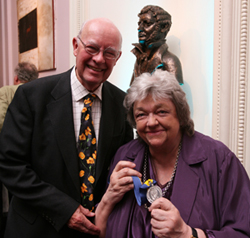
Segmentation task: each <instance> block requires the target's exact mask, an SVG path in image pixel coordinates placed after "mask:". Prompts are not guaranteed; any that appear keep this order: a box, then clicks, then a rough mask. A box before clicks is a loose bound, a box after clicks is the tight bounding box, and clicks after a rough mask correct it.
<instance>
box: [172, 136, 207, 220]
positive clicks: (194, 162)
mask: <svg viewBox="0 0 250 238" xmlns="http://www.w3.org/2000/svg"><path fill="white" fill-rule="evenodd" d="M182 145H183V146H182V150H181V154H180V158H179V162H178V167H177V171H176V175H175V180H174V186H173V192H172V197H171V201H172V203H173V204H174V205H175V206H176V207H177V209H178V210H179V211H180V213H181V216H182V218H183V220H184V221H185V222H186V223H188V221H189V219H190V215H191V212H192V209H193V206H194V203H195V198H196V194H197V192H198V188H199V183H200V178H199V176H198V174H197V169H198V168H199V167H200V165H201V164H202V162H203V161H205V160H206V157H204V156H203V155H204V154H205V152H204V151H203V148H202V146H201V143H200V141H199V140H198V139H197V137H196V135H194V136H192V137H188V136H187V135H184V136H183V143H182Z"/></svg>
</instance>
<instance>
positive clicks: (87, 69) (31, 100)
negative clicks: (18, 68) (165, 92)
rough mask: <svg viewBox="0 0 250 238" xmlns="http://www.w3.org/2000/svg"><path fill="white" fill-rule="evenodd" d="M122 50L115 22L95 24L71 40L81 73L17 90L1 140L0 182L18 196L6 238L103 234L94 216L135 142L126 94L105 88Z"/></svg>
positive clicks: (74, 70) (87, 25)
mask: <svg viewBox="0 0 250 238" xmlns="http://www.w3.org/2000/svg"><path fill="white" fill-rule="evenodd" d="M121 43H122V37H121V34H120V32H119V30H118V29H117V27H116V26H115V25H114V24H113V23H112V22H111V21H110V20H108V19H104V18H97V19H92V20H89V21H87V22H86V23H85V24H84V25H83V26H82V28H81V30H80V32H79V34H78V36H77V37H74V38H73V53H74V55H75V57H76V64H75V67H73V68H72V69H70V70H69V71H67V72H65V73H62V74H59V75H54V76H49V77H45V78H41V79H38V80H35V81H34V82H31V83H29V84H27V85H23V86H22V87H20V89H18V90H17V92H16V94H15V97H14V99H13V103H12V104H11V106H10V107H9V111H8V113H7V115H6V119H5V124H4V127H3V129H2V133H1V135H0V179H1V180H2V181H3V183H5V184H6V186H7V188H8V189H9V190H10V191H11V193H12V194H13V199H12V202H11V205H10V210H9V217H8V220H7V227H6V233H5V237H8V238H14V237H15V238H16V237H25V238H29V237H30V238H34V237H36V238H44V237H46V238H50V237H51V238H52V237H53V238H60V237H65V238H66V237H70V238H71V237H74V238H77V237H92V236H93V235H98V234H99V229H98V228H97V227H96V226H95V225H94V224H93V223H92V222H91V220H92V219H93V216H94V213H93V211H94V210H93V209H94V207H95V204H96V203H98V202H99V201H100V199H101V197H102V195H103V193H104V191H105V184H106V179H107V174H108V170H109V165H110V161H111V159H112V157H113V155H114V154H115V152H116V150H117V149H118V148H119V147H120V146H121V145H123V144H125V143H126V142H128V141H130V140H131V139H132V138H133V130H132V128H131V127H130V126H129V124H128V123H127V121H126V113H125V110H124V108H123V106H122V103H123V99H124V96H125V93H124V92H123V91H121V90H120V89H118V88H117V87H115V86H114V85H112V84H111V83H109V82H107V81H106V80H107V79H108V77H109V75H110V74H111V72H112V69H113V67H114V66H115V64H116V62H117V60H118V59H119V58H120V56H121ZM85 96H86V97H85ZM86 113H87V114H86ZM90 119H91V120H90ZM86 125H87V127H85V126H86ZM93 127H94V128H93Z"/></svg>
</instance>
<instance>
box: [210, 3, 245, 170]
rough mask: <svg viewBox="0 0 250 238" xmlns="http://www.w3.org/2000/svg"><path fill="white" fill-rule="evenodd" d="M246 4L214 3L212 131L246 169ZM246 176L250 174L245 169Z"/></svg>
mask: <svg viewBox="0 0 250 238" xmlns="http://www.w3.org/2000/svg"><path fill="white" fill-rule="evenodd" d="M248 13H249V0H215V25H214V75H213V76H214V79H213V93H214V94H213V131H212V135H213V137H214V138H215V139H218V140H221V141H223V142H224V143H225V144H226V145H227V146H228V147H229V148H230V149H231V150H232V151H233V152H234V153H235V154H236V155H237V156H238V158H239V159H240V161H241V162H242V163H243V164H244V165H246V164H248V161H247V160H250V158H249V156H246V145H247V144H249V142H250V141H248V138H249V139H250V136H249V135H248V134H249V131H248V130H247V121H246V119H247V112H248V110H247V105H248V104H249V103H250V102H249V98H248V97H247V91H249V85H248V75H247V74H248V72H249V63H248V59H249V22H250V17H249V16H248V15H249V14H248ZM247 170H248V173H249V174H250V170H249V168H248V167H247Z"/></svg>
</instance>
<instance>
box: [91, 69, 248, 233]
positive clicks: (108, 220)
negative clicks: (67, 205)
mask: <svg viewBox="0 0 250 238" xmlns="http://www.w3.org/2000/svg"><path fill="white" fill-rule="evenodd" d="M124 105H125V107H126V108H127V110H128V120H129V121H130V123H131V125H133V126H134V127H135V128H136V130H137V133H138V138H137V139H135V140H133V141H131V142H129V143H128V144H126V145H124V146H123V147H121V148H120V149H119V150H118V152H117V153H116V155H115V157H114V161H113V164H112V166H111V168H110V171H111V172H112V174H111V176H110V183H109V186H108V188H107V191H106V193H105V195H104V196H103V198H102V201H101V202H100V204H99V205H98V207H97V210H96V225H97V226H99V227H100V228H101V231H102V233H101V237H105V235H106V237H108V238H112V237H116V238H117V237H119V238H121V237H122V238H143V237H149V238H153V237H159V238H161V237H166V238H168V237H171V238H177V237H178V238H191V237H196V238H197V237H199V238H205V237H209V238H214V237H216V238H236V237H237V238H247V237H250V181H249V178H248V175H247V174H246V171H245V169H244V168H243V166H242V165H241V163H240V161H239V160H238V159H237V157H236V156H235V155H234V153H233V152H231V151H230V150H229V149H228V148H227V147H226V146H225V145H224V144H223V143H221V142H219V141H215V140H214V139H212V138H210V137H208V136H205V135H203V134H201V133H199V132H196V131H194V124H193V121H192V119H191V118H190V110H189V106H188V103H187V100H186V97H185V93H184V92H183V90H182V89H181V87H180V86H179V84H178V82H177V80H176V79H175V78H174V76H173V75H171V74H170V73H168V72H167V71H161V70H156V71H155V72H154V73H153V74H152V75H150V74H148V73H144V74H142V75H141V76H139V77H138V78H137V79H136V80H135V81H134V82H133V84H132V86H131V87H130V89H129V90H128V94H127V96H126V98H125V101H124ZM137 177H139V178H140V179H141V181H142V184H145V182H146V184H147V185H148V187H149V188H148V189H147V190H146V191H147V200H148V201H146V203H145V204H141V203H144V202H143V200H144V199H145V198H144V197H141V198H140V196H139V200H138V196H137V197H135V193H134V190H136V191H138V188H137V185H136V186H135V188H134V183H133V179H135V178H137ZM148 179H152V180H150V182H149V181H148ZM137 180H138V179H137ZM139 186H141V185H139ZM143 186H144V185H143ZM143 186H141V187H143ZM145 186H146V185H145ZM146 187H147V186H146ZM133 189H134V190H133ZM139 191H144V190H143V189H142V188H140V189H139ZM142 193H143V192H142ZM140 205H141V206H140Z"/></svg>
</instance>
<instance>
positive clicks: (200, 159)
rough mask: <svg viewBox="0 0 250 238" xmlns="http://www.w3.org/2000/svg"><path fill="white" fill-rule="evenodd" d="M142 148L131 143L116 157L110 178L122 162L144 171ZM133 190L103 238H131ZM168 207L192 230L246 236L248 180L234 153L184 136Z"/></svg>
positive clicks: (232, 237) (249, 201)
mask: <svg viewBox="0 0 250 238" xmlns="http://www.w3.org/2000/svg"><path fill="white" fill-rule="evenodd" d="M144 150H145V144H144V143H141V142H139V141H138V140H133V141H131V142H129V143H128V144H126V145H124V146H122V147H121V148H120V149H119V150H118V151H117V153H116V155H115V157H114V161H113V164H112V165H111V167H110V173H111V172H112V171H113V169H114V167H115V165H116V164H117V163H118V161H120V160H128V161H133V162H134V163H135V164H136V165H137V166H136V169H137V170H138V171H142V162H143V155H144ZM135 202H136V201H135V198H134V193H133V191H130V192H128V193H127V194H126V195H125V196H124V198H123V199H122V201H121V202H120V203H119V204H117V205H116V206H115V208H114V210H113V212H112V214H111V215H110V217H109V219H108V224H107V232H106V237H108V238H112V237H124V238H127V237H130V236H129V230H130V228H129V219H130V210H131V207H132V206H133V205H134V203H135ZM171 202H172V203H173V204H174V205H175V206H176V207H177V209H178V210H179V212H180V214H181V216H182V218H183V220H184V221H185V222H186V223H187V224H188V225H190V226H192V227H196V228H201V229H203V230H205V231H207V232H209V233H210V232H211V233H212V234H213V235H214V236H215V237H216V238H217V237H218V238H219V237H220V238H236V237H237V238H247V237H250V181H249V177H248V175H247V173H246V171H245V169H244V167H243V166H242V164H241V163H240V161H239V160H238V158H237V157H236V156H235V154H234V153H233V152H231V151H230V150H229V149H228V148H227V147H226V146H225V145H224V144H223V143H221V142H219V141H216V140H214V139H212V138H210V137H208V136H205V135H203V134H201V133H199V132H195V134H194V136H192V137H188V136H186V135H184V136H183V143H182V150H181V154H180V157H179V162H178V167H177V171H176V175H175V181H174V185H173V191H172V196H171Z"/></svg>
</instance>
